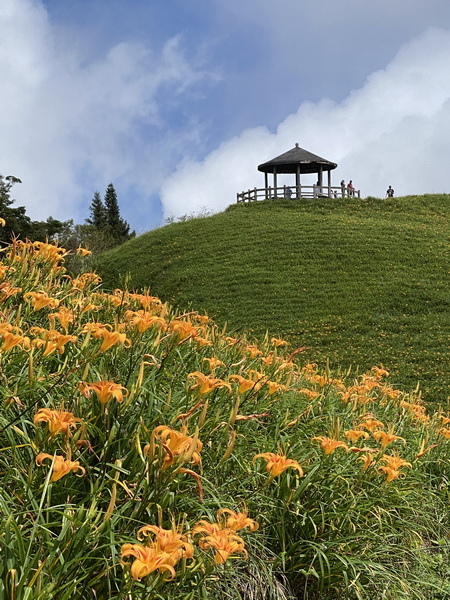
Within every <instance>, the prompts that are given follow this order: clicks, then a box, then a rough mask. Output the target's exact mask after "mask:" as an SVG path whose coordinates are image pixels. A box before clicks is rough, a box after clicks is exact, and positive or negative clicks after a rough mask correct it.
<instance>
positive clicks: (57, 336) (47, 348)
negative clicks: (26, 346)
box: [30, 327, 77, 356]
mask: <svg viewBox="0 0 450 600" xmlns="http://www.w3.org/2000/svg"><path fill="white" fill-rule="evenodd" d="M30 332H31V333H33V334H36V335H40V336H41V337H40V338H36V339H34V340H32V342H31V344H32V346H35V347H37V348H44V353H43V355H42V356H48V355H49V354H51V353H52V352H54V351H55V350H57V351H58V352H59V353H60V354H63V353H64V351H65V349H66V344H67V343H68V342H71V343H75V342H76V341H77V337H76V336H75V335H64V334H62V333H59V331H56V329H44V328H42V327H32V328H31V329H30Z"/></svg>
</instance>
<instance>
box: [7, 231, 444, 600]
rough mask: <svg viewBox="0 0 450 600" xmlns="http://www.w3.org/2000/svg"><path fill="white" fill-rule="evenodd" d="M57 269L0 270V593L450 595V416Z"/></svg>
mask: <svg viewBox="0 0 450 600" xmlns="http://www.w3.org/2000/svg"><path fill="white" fill-rule="evenodd" d="M78 253H79V255H80V260H82V259H83V256H84V255H86V254H88V252H87V251H86V250H84V249H82V248H80V249H79V250H78ZM66 258H67V256H66V253H65V251H64V249H62V248H59V247H57V246H54V245H51V244H48V243H41V242H36V243H32V242H23V241H18V240H16V241H14V242H13V243H12V244H11V245H10V246H8V247H6V248H3V249H2V253H1V262H0V277H1V281H0V317H1V318H0V386H1V405H0V406H1V408H0V473H1V481H2V486H1V488H0V558H1V560H0V598H5V599H7V600H31V599H32V600H50V599H57V600H66V599H69V598H70V599H71V600H77V599H79V600H82V599H83V600H85V599H93V600H94V599H97V600H106V599H124V600H125V599H127V600H144V599H145V600H149V599H161V600H162V599H164V600H166V599H169V600H170V599H175V598H177V599H180V598H182V599H186V600H194V599H195V600H197V599H204V600H206V599H210V600H222V599H223V600H225V599H227V600H237V599H243V600H250V599H255V600H256V599H261V600H265V599H267V600H269V599H271V600H288V599H294V598H295V599H308V600H315V599H321V600H325V599H326V600H331V599H335V598H338V597H339V598H341V599H349V600H350V599H353V598H354V599H369V598H370V599H371V600H373V599H392V600H394V599H395V600H398V599H403V598H417V599H419V600H420V599H423V600H425V599H428V600H442V599H444V598H450V566H449V564H450V563H449V554H450V553H449V534H450V523H449V492H448V486H449V478H450V416H449V415H447V414H445V413H444V412H442V411H441V410H439V409H436V410H435V411H434V412H433V413H430V412H429V411H427V409H426V407H425V405H424V404H423V403H422V401H421V399H420V393H419V392H417V393H414V394H406V393H404V392H402V390H399V389H395V388H394V387H392V386H391V385H390V383H389V374H388V372H387V371H386V370H385V369H384V368H383V366H382V365H377V366H374V367H373V368H372V369H371V370H370V371H369V372H368V373H366V374H363V375H360V376H358V377H357V378H356V379H354V378H353V377H352V376H351V374H350V373H339V372H335V373H332V372H329V371H328V370H324V371H320V370H319V369H318V368H317V366H316V365H315V364H314V363H312V362H309V361H308V360H307V359H306V355H305V351H304V348H302V347H300V348H292V347H290V346H289V345H288V344H287V343H286V342H285V341H284V340H282V339H278V338H275V337H270V336H267V337H266V338H264V339H262V340H259V341H256V340H254V339H249V338H246V337H245V336H241V337H239V338H236V337H232V336H230V335H229V334H228V332H227V331H226V330H224V329H220V328H218V326H217V325H216V324H215V323H214V322H213V321H212V320H211V319H209V318H208V316H207V315H204V314H198V313H196V312H189V313H181V312H179V311H177V310H175V309H173V308H171V307H170V306H169V305H168V304H167V303H164V302H163V300H161V299H159V298H156V297H154V296H152V295H151V294H150V292H149V293H132V292H131V291H127V290H120V289H117V290H115V291H114V292H113V293H106V292H104V291H102V288H101V282H100V280H99V277H98V276H97V275H96V274H95V273H91V272H84V273H82V274H78V275H76V276H75V275H73V276H71V275H70V273H69V272H67V271H66V269H65V266H64V265H65V260H66ZM86 260H89V259H88V258H86Z"/></svg>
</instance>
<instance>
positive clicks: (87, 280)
mask: <svg viewBox="0 0 450 600" xmlns="http://www.w3.org/2000/svg"><path fill="white" fill-rule="evenodd" d="M101 282H102V279H101V277H99V276H98V275H97V273H90V272H87V273H82V274H81V275H80V276H79V277H77V278H75V279H72V287H74V288H77V289H79V290H83V289H84V288H85V287H86V286H87V285H90V284H93V285H98V284H99V283H101Z"/></svg>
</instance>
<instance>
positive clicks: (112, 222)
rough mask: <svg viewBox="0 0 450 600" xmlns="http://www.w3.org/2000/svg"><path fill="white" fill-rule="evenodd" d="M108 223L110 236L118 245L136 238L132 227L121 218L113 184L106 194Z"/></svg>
mask: <svg viewBox="0 0 450 600" xmlns="http://www.w3.org/2000/svg"><path fill="white" fill-rule="evenodd" d="M105 211H106V223H107V228H108V230H109V232H110V234H111V235H112V236H113V238H114V239H115V240H117V243H118V244H122V243H123V242H126V241H127V240H129V239H130V238H131V237H134V236H135V233H134V231H133V232H132V233H130V226H129V225H128V223H127V222H126V221H124V220H123V219H122V217H121V216H120V209H119V202H118V200H117V194H116V190H115V189H114V186H113V184H112V183H110V184H109V185H108V187H107V188H106V192H105Z"/></svg>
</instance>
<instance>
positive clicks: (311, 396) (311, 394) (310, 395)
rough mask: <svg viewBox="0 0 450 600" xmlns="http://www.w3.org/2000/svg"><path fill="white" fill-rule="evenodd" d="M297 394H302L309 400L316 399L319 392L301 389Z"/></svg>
mask: <svg viewBox="0 0 450 600" xmlns="http://www.w3.org/2000/svg"><path fill="white" fill-rule="evenodd" d="M298 393H299V394H303V395H304V396H306V397H307V398H309V399H310V400H313V399H314V398H317V396H318V395H319V392H316V391H315V390H308V389H307V388H302V389H301V390H298Z"/></svg>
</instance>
